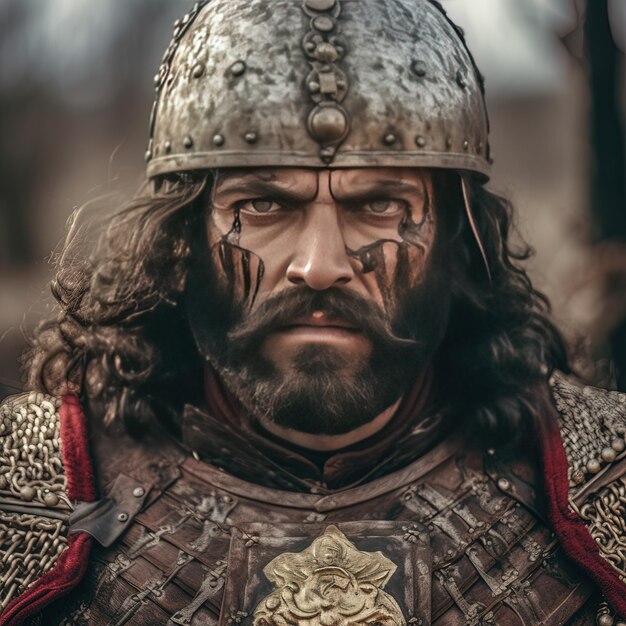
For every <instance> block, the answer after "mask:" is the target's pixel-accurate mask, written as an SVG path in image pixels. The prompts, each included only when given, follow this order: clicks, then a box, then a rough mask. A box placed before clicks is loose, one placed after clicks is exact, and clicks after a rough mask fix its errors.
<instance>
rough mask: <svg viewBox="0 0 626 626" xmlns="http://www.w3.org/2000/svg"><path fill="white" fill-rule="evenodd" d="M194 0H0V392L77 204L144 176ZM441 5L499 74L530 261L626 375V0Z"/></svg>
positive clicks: (492, 0)
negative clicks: (169, 67)
mask: <svg viewBox="0 0 626 626" xmlns="http://www.w3.org/2000/svg"><path fill="white" fill-rule="evenodd" d="M268 1H269V0H268ZM190 4H191V3H190V2H186V1H185V0H124V2H120V1H119V0H100V1H99V2H85V1H84V0H54V2H44V1H42V0H0V397H2V396H4V395H6V394H8V393H14V392H15V391H16V390H18V389H19V388H20V387H21V383H20V373H19V367H18V357H19V354H20V353H21V351H22V350H23V348H24V346H25V339H24V331H25V329H27V328H28V327H29V325H32V324H33V323H34V322H35V321H36V320H37V319H39V318H40V317H41V316H43V315H47V314H48V313H49V310H50V306H51V297H50V295H49V289H48V287H47V283H48V282H49V280H50V278H51V275H52V269H53V268H52V266H51V260H52V259H53V258H54V251H55V250H56V249H57V248H58V245H59V242H60V241H61V240H62V238H63V235H64V229H65V223H66V220H67V218H68V217H69V215H70V214H71V212H72V210H73V209H74V208H75V207H76V206H78V205H81V204H83V203H84V202H85V201H87V200H89V199H90V198H93V197H94V196H97V195H98V194H99V193H102V191H103V190H106V189H107V188H108V186H109V185H110V184H111V182H112V181H115V182H116V184H118V182H120V181H123V184H131V185H132V184H134V183H138V182H139V180H140V178H141V175H142V170H143V165H144V164H143V153H144V150H145V142H146V137H147V120H148V113H149V109H150V106H151V101H152V96H153V83H152V76H153V75H154V73H155V71H156V68H157V67H158V65H159V61H160V58H161V55H162V52H163V50H164V49H165V47H166V46H167V44H168V42H169V39H170V34H171V30H172V23H173V21H174V20H175V19H176V18H177V17H178V16H180V15H181V14H182V13H184V12H185V11H186V10H187V9H188V8H189V6H190ZM443 4H444V6H445V7H446V9H447V10H448V11H449V13H450V15H451V16H452V17H453V19H454V20H455V21H456V22H457V23H458V24H459V25H460V26H462V28H463V29H464V30H465V32H466V36H467V39H468V42H469V45H470V48H471V49H472V50H473V52H474V55H475V56H476V58H477V61H478V65H479V66H480V68H481V70H482V72H483V74H484V75H485V77H486V86H487V95H488V103H489V107H490V114H491V124H492V147H493V155H494V158H495V170H494V175H493V178H492V183H491V187H492V189H494V190H496V191H498V192H500V193H502V194H504V195H507V196H508V197H510V198H512V200H513V201H514V203H515V205H516V207H517V210H518V216H519V217H518V226H519V230H520V232H521V235H522V236H523V237H524V238H525V239H526V240H527V241H528V242H529V243H530V244H531V245H532V246H533V247H534V248H535V250H536V256H535V257H534V259H533V260H532V261H531V262H530V263H529V269H530V272H531V275H532V278H533V280H534V282H535V284H536V286H537V287H539V288H540V289H541V290H543V291H544V292H545V293H546V294H547V295H548V296H549V298H550V299H551V302H552V304H553V312H554V317H555V319H556V321H557V323H558V325H559V326H560V328H561V329H562V331H563V332H564V333H565V335H566V336H567V338H568V339H569V340H570V342H571V344H572V347H573V354H574V355H575V359H576V365H577V366H578V368H579V370H580V371H581V373H583V375H584V376H585V377H586V378H587V379H588V380H590V381H591V382H596V383H599V384H603V385H609V386H613V387H615V386H618V387H620V388H621V389H623V390H626V188H625V162H624V143H625V137H624V111H625V109H626V106H625V103H626V70H625V67H626V66H625V62H624V57H625V55H624V51H625V48H626V2H625V1H624V0H524V1H523V2H521V1H520V0H443Z"/></svg>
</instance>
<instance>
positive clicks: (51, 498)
mask: <svg viewBox="0 0 626 626" xmlns="http://www.w3.org/2000/svg"><path fill="white" fill-rule="evenodd" d="M43 501H44V504H45V505H46V506H56V505H57V504H59V496H58V495H57V494H56V493H54V492H52V491H49V492H48V493H46V494H44V496H43Z"/></svg>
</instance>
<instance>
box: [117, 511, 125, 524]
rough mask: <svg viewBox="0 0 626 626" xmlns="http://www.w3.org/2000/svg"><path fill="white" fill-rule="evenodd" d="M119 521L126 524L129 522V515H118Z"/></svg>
mask: <svg viewBox="0 0 626 626" xmlns="http://www.w3.org/2000/svg"><path fill="white" fill-rule="evenodd" d="M117 521H118V522H126V521H128V513H118V515H117Z"/></svg>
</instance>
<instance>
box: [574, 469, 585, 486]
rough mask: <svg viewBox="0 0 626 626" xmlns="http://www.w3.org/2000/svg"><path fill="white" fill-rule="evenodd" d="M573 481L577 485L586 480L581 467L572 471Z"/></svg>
mask: <svg viewBox="0 0 626 626" xmlns="http://www.w3.org/2000/svg"><path fill="white" fill-rule="evenodd" d="M572 482H573V483H574V484H575V485H580V484H582V483H583V482H585V473H584V472H583V471H582V470H580V469H577V470H574V471H573V472H572Z"/></svg>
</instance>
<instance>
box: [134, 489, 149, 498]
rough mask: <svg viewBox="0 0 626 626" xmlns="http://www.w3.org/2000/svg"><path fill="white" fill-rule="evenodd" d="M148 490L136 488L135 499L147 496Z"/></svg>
mask: <svg viewBox="0 0 626 626" xmlns="http://www.w3.org/2000/svg"><path fill="white" fill-rule="evenodd" d="M145 493H146V490H145V489H144V488H143V487H135V488H134V489H133V495H134V496H135V498H141V496H143V495H145Z"/></svg>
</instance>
